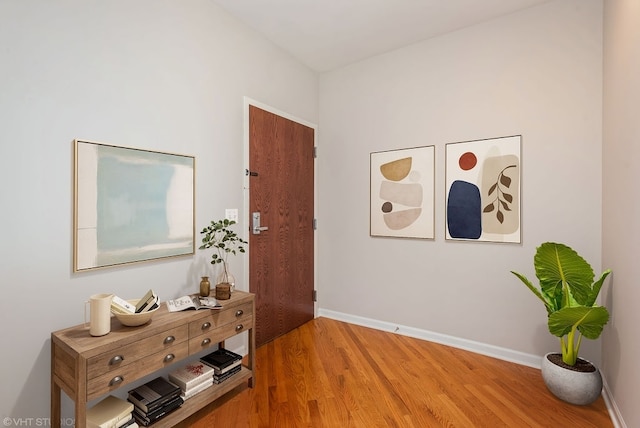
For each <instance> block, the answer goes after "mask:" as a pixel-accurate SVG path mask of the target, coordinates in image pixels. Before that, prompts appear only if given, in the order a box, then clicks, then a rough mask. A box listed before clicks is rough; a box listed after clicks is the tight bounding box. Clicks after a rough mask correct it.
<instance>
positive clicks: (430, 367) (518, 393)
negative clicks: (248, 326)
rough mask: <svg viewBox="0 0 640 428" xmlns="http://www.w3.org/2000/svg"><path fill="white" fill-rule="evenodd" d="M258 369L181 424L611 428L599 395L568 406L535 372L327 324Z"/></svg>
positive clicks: (277, 350)
mask: <svg viewBox="0 0 640 428" xmlns="http://www.w3.org/2000/svg"><path fill="white" fill-rule="evenodd" d="M256 369H257V373H256V378H255V387H254V388H253V389H251V388H248V387H247V386H246V385H243V386H240V387H238V388H236V389H235V390H234V391H232V392H230V393H229V394H227V395H226V396H225V397H223V398H222V399H221V400H219V401H218V402H215V403H212V404H211V405H209V406H208V407H206V408H204V409H202V410H201V411H200V412H198V413H196V414H195V415H192V416H191V417H190V418H189V419H187V420H185V421H184V422H183V423H182V424H180V425H179V427H180V428H186V427H202V428H204V427H225V428H228V427H243V428H244V427H278V428H284V427H295V428H297V427H367V428H368V427H385V428H386V427H491V428H496V427H509V428H513V427H518V428H520V427H576V428H577V427H579V428H587V427H597V428H605V427H613V424H612V422H611V419H610V417H609V414H608V412H607V409H606V407H605V403H604V400H603V398H602V397H600V398H599V399H598V400H597V401H596V402H595V403H593V404H591V405H589V406H574V405H571V404H567V403H564V402H563V401H560V400H558V399H556V398H555V397H554V396H552V395H551V393H550V392H548V391H547V389H546V387H545V386H544V383H543V381H542V377H541V375H540V371H539V370H537V369H534V368H531V367H526V366H521V365H518V364H514V363H509V362H505V361H502V360H497V359H494V358H490V357H485V356H482V355H478V354H474V353H471V352H467V351H463V350H459V349H456V348H451V347H448V346H443V345H439V344H435V343H431V342H427V341H424V340H420V339H413V338H409V337H406V336H400V335H397V334H393V333H387V332H382V331H378V330H374V329H369V328H366V327H361V326H357V325H353V324H347V323H343V322H340V321H335V320H331V319H327V318H318V319H315V320H313V321H310V322H308V323H307V324H304V325H303V326H301V327H299V328H297V329H296V330H294V331H292V332H290V333H288V334H286V335H284V336H281V337H279V338H278V339H276V340H274V341H272V342H270V343H267V344H266V345H264V346H262V347H260V348H258V350H257V352H256Z"/></svg>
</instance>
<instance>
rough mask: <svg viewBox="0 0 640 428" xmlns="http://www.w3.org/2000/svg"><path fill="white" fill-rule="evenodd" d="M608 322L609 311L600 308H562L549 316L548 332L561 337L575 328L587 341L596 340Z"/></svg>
mask: <svg viewBox="0 0 640 428" xmlns="http://www.w3.org/2000/svg"><path fill="white" fill-rule="evenodd" d="M608 321H609V311H607V308H605V307H602V306H595V307H591V308H589V307H584V306H578V307H573V308H563V309H560V310H559V311H556V312H554V313H552V314H550V315H549V324H548V325H549V332H550V333H551V334H553V335H554V336H558V337H562V336H564V335H565V334H568V333H569V332H570V331H571V328H572V327H573V326H574V325H575V326H577V328H578V330H579V331H580V333H582V334H583V335H584V337H586V338H587V339H597V338H598V337H600V334H601V333H602V329H603V328H604V325H605V324H606V323H607V322H608Z"/></svg>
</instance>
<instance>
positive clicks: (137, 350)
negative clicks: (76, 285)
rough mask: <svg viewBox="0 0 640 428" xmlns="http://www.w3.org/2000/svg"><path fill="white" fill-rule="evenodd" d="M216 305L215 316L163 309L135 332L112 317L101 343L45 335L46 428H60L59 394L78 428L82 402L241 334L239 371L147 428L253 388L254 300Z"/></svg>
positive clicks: (81, 335)
mask: <svg viewBox="0 0 640 428" xmlns="http://www.w3.org/2000/svg"><path fill="white" fill-rule="evenodd" d="M221 303H222V306H223V307H222V309H219V310H218V309H215V310H213V309H201V310H199V311H193V310H187V311H182V312H169V311H168V310H167V306H166V304H163V305H161V307H160V309H158V311H157V312H156V313H155V314H154V316H153V318H152V320H151V322H149V323H147V324H145V325H143V326H140V327H126V326H123V325H122V324H120V322H119V321H118V320H117V319H116V318H115V317H113V318H112V320H111V332H110V333H109V334H107V335H105V336H101V337H93V336H91V335H90V334H89V327H88V326H85V325H78V326H75V327H71V328H67V329H64V330H59V331H56V332H53V333H51V424H52V426H53V427H58V428H59V427H60V417H61V409H60V398H61V395H60V391H61V390H62V391H64V392H65V393H66V394H67V395H68V396H69V397H70V398H71V399H72V400H73V401H74V402H75V422H76V427H78V428H84V427H85V426H86V412H87V402H88V401H90V400H93V399H96V398H99V397H101V396H103V395H106V394H109V393H111V392H112V391H114V390H117V389H118V388H121V387H123V386H125V385H127V384H130V383H132V382H134V381H136V380H138V379H141V378H142V377H144V376H147V375H149V374H151V373H154V372H156V371H158V370H160V369H163V368H164V367H167V366H169V365H171V364H174V363H176V362H178V361H180V360H182V359H184V358H186V357H188V356H190V355H193V354H195V353H198V352H200V351H202V350H204V349H206V348H208V347H211V346H213V345H219V346H223V344H224V341H225V339H228V338H230V337H232V336H234V335H236V334H239V333H241V332H243V331H247V332H248V335H249V350H248V355H247V357H246V358H245V360H244V364H246V365H243V367H242V370H241V371H240V372H239V373H238V374H236V375H234V376H232V377H231V378H229V379H228V380H226V381H225V382H223V383H221V384H217V385H215V384H214V385H213V386H212V387H210V388H208V389H206V390H205V391H203V392H201V393H199V394H197V395H195V396H194V397H192V398H189V399H188V400H186V401H185V402H184V404H183V405H182V406H181V407H180V408H179V409H178V410H176V411H174V412H172V413H170V414H169V415H167V416H166V417H164V418H163V419H160V420H159V421H158V422H156V423H154V424H153V426H154V427H171V426H173V425H175V424H176V423H177V422H178V421H180V420H182V419H185V418H186V417H187V416H189V415H191V414H193V413H195V412H197V411H198V410H200V409H201V408H203V407H204V406H206V405H207V404H209V403H210V402H212V401H213V400H216V399H217V398H219V397H220V396H222V395H223V394H225V393H226V392H228V391H230V390H232V389H233V388H235V387H236V386H238V385H240V384H242V383H244V382H248V385H249V387H253V374H254V373H253V370H254V355H255V334H254V330H253V328H254V325H253V323H254V320H255V300H254V295H253V294H251V293H247V292H244V291H234V292H233V293H232V295H231V299H229V300H223V301H221Z"/></svg>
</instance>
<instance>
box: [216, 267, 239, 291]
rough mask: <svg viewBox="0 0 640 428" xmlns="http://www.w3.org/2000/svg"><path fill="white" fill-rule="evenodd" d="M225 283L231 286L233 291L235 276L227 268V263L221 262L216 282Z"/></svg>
mask: <svg viewBox="0 0 640 428" xmlns="http://www.w3.org/2000/svg"><path fill="white" fill-rule="evenodd" d="M223 283H227V284H229V285H230V286H231V291H233V289H234V287H235V285H236V277H235V276H233V274H232V273H231V271H230V270H229V264H228V263H227V262H222V266H221V269H220V274H219V275H218V278H217V280H216V284H223Z"/></svg>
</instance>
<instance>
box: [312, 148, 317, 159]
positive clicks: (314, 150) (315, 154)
mask: <svg viewBox="0 0 640 428" xmlns="http://www.w3.org/2000/svg"><path fill="white" fill-rule="evenodd" d="M313 157H314V158H317V157H318V146H313Z"/></svg>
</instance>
